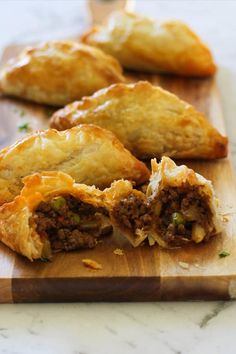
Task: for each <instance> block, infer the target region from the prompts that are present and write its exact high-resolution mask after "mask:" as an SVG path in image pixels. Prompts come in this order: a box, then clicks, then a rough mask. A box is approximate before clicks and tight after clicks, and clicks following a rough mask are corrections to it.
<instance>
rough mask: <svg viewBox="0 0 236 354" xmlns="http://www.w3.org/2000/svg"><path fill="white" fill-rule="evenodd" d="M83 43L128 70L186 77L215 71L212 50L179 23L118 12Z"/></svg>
mask: <svg viewBox="0 0 236 354" xmlns="http://www.w3.org/2000/svg"><path fill="white" fill-rule="evenodd" d="M81 40H82V41H83V42H84V43H87V44H90V45H93V46H96V47H98V48H100V49H102V50H104V51H105V52H106V53H108V54H111V55H113V56H114V57H116V58H117V59H118V60H119V61H120V63H121V64H122V65H123V66H124V67H126V68H128V69H133V70H138V71H145V72H151V73H173V74H178V75H184V76H208V75H212V74H214V73H215V71H216V66H215V64H214V61H213V58H212V55H211V52H210V50H209V49H208V48H207V46H206V45H205V44H203V43H202V41H201V40H200V38H199V37H198V36H197V35H196V34H195V33H194V32H193V31H192V30H191V29H190V28H189V27H188V26H187V25H186V24H184V23H182V22H180V21H166V22H163V23H159V22H157V21H155V20H153V19H150V18H147V17H143V16H140V15H137V14H133V13H127V12H115V13H113V14H112V15H111V16H110V18H109V19H108V22H107V24H105V25H104V26H100V27H95V28H92V29H91V30H90V31H89V32H88V33H86V34H84V35H83V37H82V39H81Z"/></svg>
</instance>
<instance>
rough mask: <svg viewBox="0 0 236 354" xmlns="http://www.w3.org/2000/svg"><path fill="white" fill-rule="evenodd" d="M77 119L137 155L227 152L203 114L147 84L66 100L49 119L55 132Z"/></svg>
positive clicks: (186, 155)
mask: <svg viewBox="0 0 236 354" xmlns="http://www.w3.org/2000/svg"><path fill="white" fill-rule="evenodd" d="M80 123H94V124H97V125H99V126H101V127H103V128H106V129H109V130H111V131H112V132H114V133H115V135H116V136H117V137H118V138H119V139H120V141H121V142H122V143H123V144H124V145H125V147H126V148H127V149H129V150H130V151H131V152H132V153H133V154H134V155H135V156H137V157H139V158H151V157H158V158H160V157H161V156H163V155H168V156H171V157H174V158H188V159H195V158H200V159H213V158H221V157H225V156H226V155H227V143H228V141H227V138H226V137H223V136H222V135H221V134H220V133H219V132H218V131H217V130H216V129H215V128H214V127H212V125H211V124H210V123H209V122H208V121H207V119H206V117H205V116H204V115H203V114H202V113H200V112H198V111H197V110H196V109H195V108H194V107H193V106H191V105H190V104H188V103H187V102H184V101H182V100H180V99H179V98H178V97H177V96H175V95H173V94H171V93H170V92H168V91H165V90H163V89H162V88H160V87H157V86H153V85H151V84H150V83H148V82H143V81H139V82H137V83H134V84H115V85H112V86H110V87H108V88H105V89H103V90H100V91H98V92H96V93H95V94H94V95H93V96H91V97H85V98H83V99H82V100H81V101H78V102H74V103H72V104H69V105H68V106H66V107H65V108H63V109H61V110H59V111H57V112H56V113H55V114H54V115H53V117H52V119H51V126H52V127H54V128H56V129H59V130H63V129H66V128H70V127H72V126H74V125H77V124H80Z"/></svg>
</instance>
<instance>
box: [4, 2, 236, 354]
mask: <svg viewBox="0 0 236 354" xmlns="http://www.w3.org/2000/svg"><path fill="white" fill-rule="evenodd" d="M136 10H137V11H140V12H142V13H145V14H147V15H152V16H155V17H158V18H179V19H182V20H184V21H186V22H187V23H190V24H191V25H192V27H193V28H194V29H195V30H196V31H197V32H198V33H199V34H200V35H201V36H202V37H203V38H204V39H205V40H206V41H207V42H208V43H209V45H210V47H211V48H212V49H213V52H214V55H215V58H216V61H217V63H218V65H219V72H218V75H217V79H218V82H219V87H220V91H221V95H222V102H223V109H224V112H225V116H226V121H227V130H228V133H229V136H230V139H231V147H232V151H233V153H234V161H235V166H236V158H235V157H236V137H235V132H236V123H235V119H236V117H235V112H236V100H235V90H236V45H235V43H236V21H235V14H236V1H213V0H211V1H199V0H198V1H187V0H185V1H178V0H175V1H164V0H162V1H158V0H151V1H150V0H137V4H136ZM85 23H86V6H85V3H84V1H83V0H80V1H53V0H51V1H33V0H31V1H30V0H29V1H20V0H18V1H9V0H8V1H3V0H0V49H1V48H3V46H4V45H6V44H8V43H13V42H28V41H32V40H38V39H46V38H60V37H66V36H69V35H75V34H76V33H78V32H80V31H81V28H82V26H83V25H84V24H85ZM235 317H236V303H235V302H198V303H196V302H195V303H191V302H188V303H174V302H172V303H160V302H159V303H126V304H124V303H123V304H32V305H0V353H9V354H14V353H17V354H23V353H24V354H27V353H44V354H47V353H57V354H60V353H63V354H67V353H74V354H95V353H96V354H111V353H112V354H116V353H117V354H120V353H124V354H126V353H127V354H131V353H140V354H143V353H146V354H149V353H160V354H168V353H174V354H177V353H184V354H185V353H191V354H193V353H194V354H196V353H201V354H205V353H206V354H211V353H214V354H217V353H235V352H236V350H235V344H234V343H235V339H234V338H235V330H236V321H235Z"/></svg>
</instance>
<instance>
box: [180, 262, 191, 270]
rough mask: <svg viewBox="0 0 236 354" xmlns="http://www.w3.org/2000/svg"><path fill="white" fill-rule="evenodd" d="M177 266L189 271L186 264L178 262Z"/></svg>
mask: <svg viewBox="0 0 236 354" xmlns="http://www.w3.org/2000/svg"><path fill="white" fill-rule="evenodd" d="M178 263H179V266H180V267H181V268H183V269H189V264H188V263H186V262H178Z"/></svg>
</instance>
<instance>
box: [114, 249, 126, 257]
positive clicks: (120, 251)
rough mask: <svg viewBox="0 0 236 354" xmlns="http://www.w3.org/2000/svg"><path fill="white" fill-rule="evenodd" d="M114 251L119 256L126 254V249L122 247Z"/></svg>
mask: <svg viewBox="0 0 236 354" xmlns="http://www.w3.org/2000/svg"><path fill="white" fill-rule="evenodd" d="M113 253H114V254H116V255H117V256H124V251H123V250H122V249H121V248H116V249H115V250H114V251H113Z"/></svg>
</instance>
